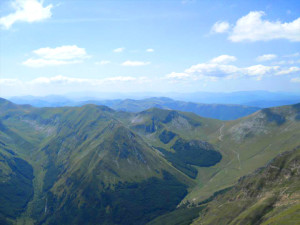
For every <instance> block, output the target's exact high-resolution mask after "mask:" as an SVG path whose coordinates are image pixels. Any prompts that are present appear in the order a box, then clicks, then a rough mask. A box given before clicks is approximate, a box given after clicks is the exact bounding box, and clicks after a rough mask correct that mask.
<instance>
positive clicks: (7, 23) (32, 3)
mask: <svg viewBox="0 0 300 225" xmlns="http://www.w3.org/2000/svg"><path fill="white" fill-rule="evenodd" d="M11 5H12V7H13V9H14V10H15V12H13V13H11V14H9V15H7V16H4V17H1V18H0V25H1V26H2V27H4V28H5V29H9V28H10V27H11V26H12V25H13V24H14V23H16V22H19V21H23V22H29V23H32V22H37V21H42V20H44V19H48V18H50V17H51V16H52V13H51V9H52V7H53V5H52V4H50V5H47V6H45V7H44V6H43V1H38V0H15V1H13V2H12V3H11Z"/></svg>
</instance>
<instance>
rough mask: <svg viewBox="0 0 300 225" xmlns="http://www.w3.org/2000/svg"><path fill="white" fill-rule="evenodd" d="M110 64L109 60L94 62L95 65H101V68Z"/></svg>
mask: <svg viewBox="0 0 300 225" xmlns="http://www.w3.org/2000/svg"><path fill="white" fill-rule="evenodd" d="M110 63H111V61H109V60H102V61H100V62H95V64H96V65H101V66H103V65H107V64H110Z"/></svg>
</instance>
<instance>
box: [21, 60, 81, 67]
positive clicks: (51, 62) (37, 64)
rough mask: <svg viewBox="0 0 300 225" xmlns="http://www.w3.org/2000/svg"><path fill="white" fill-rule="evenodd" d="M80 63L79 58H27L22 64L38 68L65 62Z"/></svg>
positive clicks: (65, 63)
mask: <svg viewBox="0 0 300 225" xmlns="http://www.w3.org/2000/svg"><path fill="white" fill-rule="evenodd" d="M77 63H82V61H80V60H67V61H64V60H55V59H32V58H30V59H27V60H26V61H24V62H23V63H22V64H23V65H24V66H28V67H33V68H40V67H45V66H60V65H67V64H77Z"/></svg>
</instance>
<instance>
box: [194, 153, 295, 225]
mask: <svg viewBox="0 0 300 225" xmlns="http://www.w3.org/2000/svg"><path fill="white" fill-rule="evenodd" d="M299 169H300V148H297V149H295V150H294V151H289V152H286V153H283V154H282V155H279V156H278V157H276V158H275V159H274V160H273V161H271V163H269V164H268V165H267V166H266V167H265V168H262V169H259V170H257V171H256V172H255V173H253V174H251V175H248V176H245V177H243V178H241V179H240V180H239V182H238V184H237V185H236V186H234V187H233V188H232V189H231V190H229V191H227V192H226V193H225V194H222V195H219V196H217V197H216V198H215V199H214V200H213V201H211V202H210V203H208V204H207V206H206V208H205V209H204V210H202V212H201V213H200V217H199V218H198V219H197V220H195V221H194V223H193V224H203V225H204V224H220V225H221V224H224V225H225V224H236V225H237V224H240V225H244V224H264V225H267V224H269V225H271V224H278V225H280V224H282V225H283V224H285V225H289V224H290V225H294V224H298V223H299V221H300V170H299Z"/></svg>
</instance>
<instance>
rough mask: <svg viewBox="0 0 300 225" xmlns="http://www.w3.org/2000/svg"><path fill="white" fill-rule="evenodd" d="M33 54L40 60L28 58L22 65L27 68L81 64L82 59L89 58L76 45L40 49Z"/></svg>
mask: <svg viewBox="0 0 300 225" xmlns="http://www.w3.org/2000/svg"><path fill="white" fill-rule="evenodd" d="M33 53H34V54H35V55H37V56H38V57H40V58H29V59H27V60H26V61H24V62H23V63H22V64H23V65H25V66H28V67H34V68H39V67H45V66H60V65H67V64H76V63H82V62H83V61H82V60H83V59H85V58H89V57H90V56H89V55H87V53H86V51H85V49H84V48H79V47H77V46H76V45H65V46H61V47H57V48H49V47H47V48H40V49H37V50H34V51H33Z"/></svg>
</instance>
